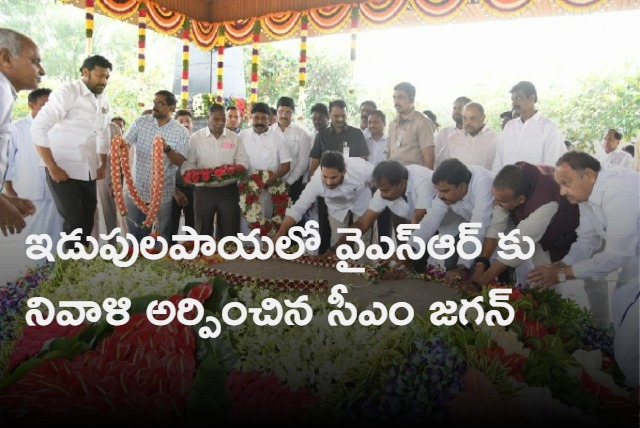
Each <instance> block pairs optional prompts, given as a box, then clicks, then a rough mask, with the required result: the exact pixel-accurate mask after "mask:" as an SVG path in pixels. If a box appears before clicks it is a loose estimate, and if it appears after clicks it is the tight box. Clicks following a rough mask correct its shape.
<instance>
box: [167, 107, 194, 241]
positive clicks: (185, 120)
mask: <svg viewBox="0 0 640 428" xmlns="http://www.w3.org/2000/svg"><path fill="white" fill-rule="evenodd" d="M173 118H174V119H175V120H176V122H178V123H179V124H180V125H182V126H184V127H185V128H187V132H189V135H191V134H192V133H193V119H192V117H191V112H190V111H189V110H182V109H181V110H178V111H176V112H175V113H174V115H173ZM185 163H186V161H185ZM184 165H185V164H182V167H180V169H178V171H177V172H176V194H175V195H174V196H173V205H172V207H171V234H172V235H177V234H178V233H179V232H180V230H179V229H180V220H181V219H182V216H183V215H184V225H185V226H189V227H193V228H194V229H195V214H194V211H193V186H192V185H190V184H185V182H184V180H183V179H182V173H183V172H184V171H185V169H184Z"/></svg>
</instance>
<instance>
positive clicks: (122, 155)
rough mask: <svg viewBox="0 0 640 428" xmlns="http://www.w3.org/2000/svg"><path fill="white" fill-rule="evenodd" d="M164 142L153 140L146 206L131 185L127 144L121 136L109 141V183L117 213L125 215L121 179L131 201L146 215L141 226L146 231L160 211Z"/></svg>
mask: <svg viewBox="0 0 640 428" xmlns="http://www.w3.org/2000/svg"><path fill="white" fill-rule="evenodd" d="M163 146H164V140H163V139H162V137H159V136H156V137H155V138H154V139H153V149H152V153H151V162H152V163H151V189H150V190H149V204H148V205H147V204H146V203H145V202H144V201H143V200H142V198H141V197H140V194H138V191H137V190H136V187H135V185H134V184H133V176H132V175H131V167H130V164H129V144H127V142H126V141H125V139H124V138H123V137H122V136H121V135H117V136H115V137H113V139H112V140H111V181H112V183H113V194H114V199H115V202H116V206H117V208H118V211H119V212H120V214H122V215H123V216H125V215H127V206H126V204H125V202H124V191H123V187H122V180H121V177H122V176H124V179H125V181H126V183H127V189H128V191H129V195H130V196H131V199H133V201H134V202H135V204H136V206H137V207H138V209H139V210H140V211H142V212H143V213H144V214H145V215H146V219H145V221H144V223H142V225H143V226H144V227H146V228H148V229H150V228H151V226H152V225H153V223H154V222H155V221H156V219H157V217H158V212H159V211H160V200H161V199H162V187H163V185H164V171H163V162H164V160H163V158H162V157H163V151H162V148H163Z"/></svg>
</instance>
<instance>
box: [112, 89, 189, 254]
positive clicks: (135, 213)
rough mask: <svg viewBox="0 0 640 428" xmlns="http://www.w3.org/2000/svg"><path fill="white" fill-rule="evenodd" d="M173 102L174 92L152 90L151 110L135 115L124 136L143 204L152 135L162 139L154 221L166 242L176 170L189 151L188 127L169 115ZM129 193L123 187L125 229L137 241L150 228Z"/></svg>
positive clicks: (147, 198) (148, 188)
mask: <svg viewBox="0 0 640 428" xmlns="http://www.w3.org/2000/svg"><path fill="white" fill-rule="evenodd" d="M177 103H178V101H177V99H176V96H175V95H174V94H173V93H171V92H170V91H167V90H161V91H158V92H156V93H155V94H154V97H153V109H152V111H151V114H150V115H144V116H140V117H139V118H137V119H136V120H135V121H134V122H133V123H132V124H131V126H130V127H129V129H128V130H127V133H126V134H125V136H124V139H125V140H126V141H127V143H128V144H129V145H130V146H131V147H132V148H133V152H134V165H133V167H132V171H133V183H134V185H135V187H136V190H137V191H138V194H139V195H140V198H141V199H142V202H144V203H145V204H149V203H150V201H151V179H152V175H151V174H152V166H153V141H154V139H155V137H156V136H159V137H161V138H162V139H163V140H164V145H163V152H164V155H163V159H162V171H163V177H164V180H163V186H162V194H161V199H160V209H159V211H158V219H157V224H158V233H159V234H160V236H162V237H163V238H164V239H165V240H166V241H167V242H171V239H172V235H171V211H172V210H173V197H174V195H175V191H176V172H177V171H178V169H179V168H180V166H181V165H182V164H183V163H184V161H185V159H186V157H187V154H188V153H189V131H187V128H185V127H184V126H182V125H181V124H179V123H178V121H177V120H175V119H174V118H173V112H174V110H175V108H176V105H177ZM130 193H131V191H130V189H128V188H127V189H126V190H125V204H126V206H127V229H128V230H129V233H131V234H133V235H134V236H135V237H136V239H137V240H138V241H140V240H142V238H144V237H145V236H147V235H148V234H149V232H150V230H149V229H147V228H146V227H144V226H143V223H144V221H145V220H146V218H147V216H146V214H145V213H144V212H143V211H142V210H141V209H140V208H139V207H138V206H137V205H136V202H135V201H134V200H133V198H132V197H131V194H130Z"/></svg>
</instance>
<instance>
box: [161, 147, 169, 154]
mask: <svg viewBox="0 0 640 428" xmlns="http://www.w3.org/2000/svg"><path fill="white" fill-rule="evenodd" d="M162 151H163V152H165V153H169V152H170V151H171V146H167V148H166V149H162Z"/></svg>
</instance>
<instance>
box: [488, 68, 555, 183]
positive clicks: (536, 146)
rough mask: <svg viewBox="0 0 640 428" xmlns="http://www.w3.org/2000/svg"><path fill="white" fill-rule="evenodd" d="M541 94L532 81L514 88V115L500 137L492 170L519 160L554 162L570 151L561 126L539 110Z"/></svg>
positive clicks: (542, 163) (512, 96)
mask: <svg viewBox="0 0 640 428" xmlns="http://www.w3.org/2000/svg"><path fill="white" fill-rule="evenodd" d="M536 102H538V94H537V92H536V88H535V86H533V84H532V83H531V82H526V81H522V82H519V83H518V84H516V85H515V86H514V87H513V88H511V104H512V106H513V113H514V115H518V114H519V115H520V117H519V118H515V117H514V119H512V120H510V121H509V122H507V124H506V125H505V126H504V130H503V131H502V133H501V134H500V136H499V137H498V145H497V149H496V158H495V160H494V162H493V168H492V172H493V175H496V174H497V173H498V172H499V171H500V170H501V169H502V167H503V166H505V165H510V164H515V163H516V162H519V161H524V162H529V163H532V164H538V165H555V163H556V161H557V160H558V158H559V157H560V156H561V155H562V154H563V153H565V152H566V151H567V147H566V146H565V144H564V136H563V135H562V132H560V130H559V129H558V126H557V125H556V124H555V123H554V122H552V121H551V120H549V119H548V118H547V117H545V116H543V115H542V114H540V113H539V112H538V110H536V106H535V104H536Z"/></svg>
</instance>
